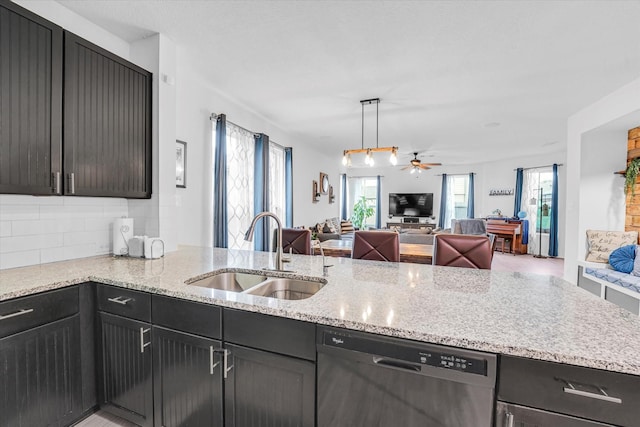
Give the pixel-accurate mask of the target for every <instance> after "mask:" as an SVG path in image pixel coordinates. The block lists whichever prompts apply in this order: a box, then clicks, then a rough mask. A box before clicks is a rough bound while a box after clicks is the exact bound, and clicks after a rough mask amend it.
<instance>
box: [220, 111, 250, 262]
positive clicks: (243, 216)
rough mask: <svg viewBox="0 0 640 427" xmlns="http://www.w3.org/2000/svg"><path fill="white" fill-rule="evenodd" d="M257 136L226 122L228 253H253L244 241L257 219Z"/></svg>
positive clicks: (248, 244) (248, 243)
mask: <svg viewBox="0 0 640 427" xmlns="http://www.w3.org/2000/svg"><path fill="white" fill-rule="evenodd" d="M255 149H256V141H255V138H254V133H253V132H250V131H248V130H246V129H243V128H241V127H240V126H236V125H234V124H233V123H230V122H227V211H228V218H227V239H228V243H229V244H228V246H227V247H228V248H229V249H245V250H252V249H253V248H254V247H255V246H254V243H253V242H247V241H246V240H244V234H245V233H246V231H247V229H248V228H249V225H250V224H251V220H252V218H253V216H254V207H253V202H254V184H255V180H254V176H255V166H254V164H255Z"/></svg>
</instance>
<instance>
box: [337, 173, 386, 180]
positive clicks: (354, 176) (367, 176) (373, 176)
mask: <svg viewBox="0 0 640 427" xmlns="http://www.w3.org/2000/svg"><path fill="white" fill-rule="evenodd" d="M340 175H347V174H346V173H341V174H340ZM377 177H380V178H384V175H351V176H349V175H347V179H351V178H377Z"/></svg>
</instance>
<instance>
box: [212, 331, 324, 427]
mask: <svg viewBox="0 0 640 427" xmlns="http://www.w3.org/2000/svg"><path fill="white" fill-rule="evenodd" d="M225 348H226V349H227V350H228V351H229V352H230V353H229V357H228V366H229V367H230V368H231V369H230V370H229V371H228V373H227V378H226V380H225V426H226V427H249V426H251V427H262V426H280V427H290V426H291V427H294V426H296V427H300V426H310V427H311V426H313V425H314V424H315V415H314V414H315V364H314V363H313V362H310V361H306V360H301V359H297V358H294V357H288V356H282V355H279V354H275V353H270V352H266V351H260V350H254V349H250V348H246V347H241V346H236V345H232V344H225Z"/></svg>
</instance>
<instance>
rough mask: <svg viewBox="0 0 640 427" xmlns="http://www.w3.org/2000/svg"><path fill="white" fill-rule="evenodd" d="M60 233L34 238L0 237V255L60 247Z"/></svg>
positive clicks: (61, 239) (61, 236)
mask: <svg viewBox="0 0 640 427" xmlns="http://www.w3.org/2000/svg"><path fill="white" fill-rule="evenodd" d="M62 242H63V235H62V233H55V234H38V235H35V236H11V237H0V253H9V252H22V251H27V250H33V249H42V248H52V247H56V246H62Z"/></svg>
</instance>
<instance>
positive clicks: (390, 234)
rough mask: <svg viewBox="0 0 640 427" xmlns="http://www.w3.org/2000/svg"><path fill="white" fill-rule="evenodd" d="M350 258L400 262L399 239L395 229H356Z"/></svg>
mask: <svg viewBox="0 0 640 427" xmlns="http://www.w3.org/2000/svg"><path fill="white" fill-rule="evenodd" d="M351 258H355V259H368V260H374V261H391V262H400V240H399V239H398V233H396V232H395V231H356V232H355V233H354V234H353V249H352V251H351Z"/></svg>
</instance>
